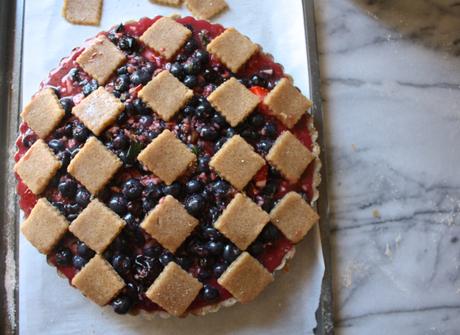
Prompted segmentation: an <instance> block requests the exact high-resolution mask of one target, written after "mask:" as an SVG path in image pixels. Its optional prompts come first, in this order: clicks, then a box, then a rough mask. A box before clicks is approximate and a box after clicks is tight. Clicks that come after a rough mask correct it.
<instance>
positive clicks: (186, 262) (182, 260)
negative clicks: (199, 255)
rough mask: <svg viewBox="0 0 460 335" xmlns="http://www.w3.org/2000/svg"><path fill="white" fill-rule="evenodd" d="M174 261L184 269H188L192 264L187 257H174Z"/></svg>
mask: <svg viewBox="0 0 460 335" xmlns="http://www.w3.org/2000/svg"><path fill="white" fill-rule="evenodd" d="M176 262H177V264H179V265H180V266H181V267H182V268H183V269H184V270H188V269H190V267H191V266H192V265H193V261H192V260H191V259H190V258H189V257H181V256H179V257H176Z"/></svg>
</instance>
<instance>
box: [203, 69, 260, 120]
mask: <svg viewBox="0 0 460 335" xmlns="http://www.w3.org/2000/svg"><path fill="white" fill-rule="evenodd" d="M208 100H209V102H210V103H211V105H212V106H213V107H214V108H215V109H216V110H217V111H219V112H220V113H221V114H222V115H223V116H224V118H225V119H226V120H227V122H228V123H230V125H231V126H232V127H236V126H237V125H238V124H239V123H240V122H242V121H243V120H244V119H246V117H247V116H248V115H249V114H251V112H252V111H253V110H254V108H256V107H257V105H258V104H259V98H258V97H257V96H256V95H255V94H254V93H252V92H251V91H250V90H248V89H247V88H246V87H245V86H244V85H243V84H241V83H240V82H239V81H238V80H236V79H235V78H231V79H229V80H227V81H226V82H225V83H223V84H222V85H220V86H219V87H218V88H217V89H216V90H215V91H214V92H212V93H211V95H210V96H209V97H208Z"/></svg>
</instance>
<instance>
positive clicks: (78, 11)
mask: <svg viewBox="0 0 460 335" xmlns="http://www.w3.org/2000/svg"><path fill="white" fill-rule="evenodd" d="M102 3H103V0H64V6H63V8H62V16H63V17H64V18H65V19H66V20H67V21H69V22H70V23H74V24H82V25H90V26H98V25H99V24H100V22H101V13H102Z"/></svg>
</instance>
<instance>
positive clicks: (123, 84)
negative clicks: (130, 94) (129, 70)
mask: <svg viewBox="0 0 460 335" xmlns="http://www.w3.org/2000/svg"><path fill="white" fill-rule="evenodd" d="M113 87H114V88H115V89H116V90H117V91H119V92H125V91H127V90H128V89H129V76H128V75H127V74H122V75H120V76H119V77H117V79H116V80H115V83H114V85H113Z"/></svg>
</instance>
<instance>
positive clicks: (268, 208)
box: [262, 199, 274, 212]
mask: <svg viewBox="0 0 460 335" xmlns="http://www.w3.org/2000/svg"><path fill="white" fill-rule="evenodd" d="M273 207H274V204H273V200H271V199H265V200H264V204H263V205H262V209H263V210H264V211H266V212H270V211H271V210H272V209H273Z"/></svg>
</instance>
